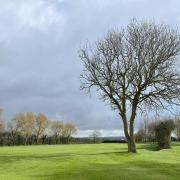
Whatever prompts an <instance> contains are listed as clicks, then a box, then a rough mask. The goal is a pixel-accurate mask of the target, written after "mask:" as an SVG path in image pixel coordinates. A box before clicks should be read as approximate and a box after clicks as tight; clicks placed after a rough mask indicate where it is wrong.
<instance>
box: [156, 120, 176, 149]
mask: <svg viewBox="0 0 180 180" xmlns="http://www.w3.org/2000/svg"><path fill="white" fill-rule="evenodd" d="M174 128H175V124H174V121H173V120H165V121H160V122H159V123H158V124H157V125H156V127H155V135H156V140H157V143H158V149H167V148H170V147H171V132H172V131H173V130H174Z"/></svg>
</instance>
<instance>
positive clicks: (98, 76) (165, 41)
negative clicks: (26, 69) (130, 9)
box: [80, 20, 180, 152]
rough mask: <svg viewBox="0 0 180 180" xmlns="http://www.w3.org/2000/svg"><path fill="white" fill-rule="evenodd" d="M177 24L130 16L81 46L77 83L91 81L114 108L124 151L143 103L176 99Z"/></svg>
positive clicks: (132, 148) (179, 80)
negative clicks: (81, 67) (118, 26)
mask: <svg viewBox="0 0 180 180" xmlns="http://www.w3.org/2000/svg"><path fill="white" fill-rule="evenodd" d="M179 53H180V36H179V33H178V31H177V30H175V29H173V28H171V27H169V26H166V25H163V24H156V23H154V22H149V21H141V22H138V21H137V20H132V21H131V22H130V23H129V25H127V27H126V28H125V29H122V30H112V31H110V32H108V33H107V35H106V36H105V37H104V38H102V39H101V40H98V41H97V42H96V43H95V44H94V46H91V45H89V44H86V45H85V46H83V47H82V48H81V49H80V58H81V59H82V61H83V63H84V71H83V72H82V74H81V80H82V86H81V87H82V89H87V90H88V91H89V90H90V89H91V88H93V87H96V89H97V91H98V92H99V94H100V96H101V98H102V99H103V100H104V101H108V102H110V104H111V106H112V107H113V108H114V109H116V110H118V112H119V115H120V117H121V119H122V121H123V125H124V133H125V136H126V139H127V142H128V151H129V152H136V145H135V140H134V122H135V118H136V114H137V112H138V110H143V109H144V108H145V107H146V106H151V107H162V108H166V107H167V106H166V105H167V104H175V105H177V104H179V95H180V74H179V70H178V64H177V63H178V55H179Z"/></svg>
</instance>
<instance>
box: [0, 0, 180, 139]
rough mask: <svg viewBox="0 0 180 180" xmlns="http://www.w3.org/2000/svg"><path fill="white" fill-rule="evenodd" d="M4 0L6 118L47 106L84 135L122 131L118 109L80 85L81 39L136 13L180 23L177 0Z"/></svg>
mask: <svg viewBox="0 0 180 180" xmlns="http://www.w3.org/2000/svg"><path fill="white" fill-rule="evenodd" d="M0 5H1V6H0V34H1V35H0V55H1V59H0V81H1V86H0V108H3V109H4V110H5V117H6V119H10V118H12V117H13V115H14V114H15V113H17V112H35V113H38V112H42V113H45V114H46V115H47V116H48V117H49V118H50V119H58V120H64V121H72V122H74V123H75V124H76V125H77V127H78V128H79V129H80V131H79V136H81V135H82V134H83V133H84V134H87V132H88V133H89V132H91V130H94V129H95V130H100V131H101V133H102V134H103V135H106V134H107V132H109V133H110V134H111V135H113V136H114V135H122V130H121V129H122V124H121V122H120V118H119V116H118V113H117V112H113V111H112V110H111V108H110V107H109V106H108V105H106V104H104V103H103V102H101V100H99V99H98V97H97V95H96V94H94V93H93V94H92V95H91V96H90V95H87V94H86V93H85V92H83V91H80V80H79V76H80V73H81V71H82V68H83V67H82V63H81V61H80V59H79V57H78V49H79V47H80V45H81V44H82V43H83V42H85V41H86V40H87V39H88V40H89V41H90V42H94V41H96V40H97V39H98V38H101V37H103V35H104V34H105V33H106V32H107V31H108V30H109V29H112V28H121V27H124V26H126V24H128V22H129V21H130V19H132V18H137V19H147V20H155V21H156V22H163V23H166V24H169V25H171V26H174V27H179V26H180V11H179V7H180V1H178V0H172V1H170V0H156V1H155V0H151V1H150V0H114V1H112V0H76V1H73V0H26V1H23V0H6V1H3V0H0ZM167 12H168V13H167ZM118 129H120V130H118ZM89 130H90V131H89Z"/></svg>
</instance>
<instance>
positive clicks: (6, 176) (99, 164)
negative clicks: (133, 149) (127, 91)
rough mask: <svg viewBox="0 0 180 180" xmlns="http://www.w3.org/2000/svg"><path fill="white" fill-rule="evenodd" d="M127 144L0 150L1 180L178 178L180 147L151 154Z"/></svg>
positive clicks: (179, 173)
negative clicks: (135, 150)
mask: <svg viewBox="0 0 180 180" xmlns="http://www.w3.org/2000/svg"><path fill="white" fill-rule="evenodd" d="M126 148H127V147H126V144H95V145H42V146H16V147H0V180H26V179H27V180H28V179H34V180H38V179H42V180H47V179H48V180H54V179H58V180H64V179H67V180H136V179H137V180H146V179H147V180H150V179H151V180H171V179H177V180H179V179H180V144H178V143H176V144H173V147H172V149H168V150H161V151H153V148H149V146H145V145H138V153H137V154H128V153H127V152H126V150H127V149H126Z"/></svg>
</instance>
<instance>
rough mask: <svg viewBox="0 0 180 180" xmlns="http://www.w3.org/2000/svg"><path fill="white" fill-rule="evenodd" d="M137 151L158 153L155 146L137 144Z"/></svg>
mask: <svg viewBox="0 0 180 180" xmlns="http://www.w3.org/2000/svg"><path fill="white" fill-rule="evenodd" d="M137 149H145V150H148V151H158V147H157V145H156V144H152V143H151V144H139V145H138V147H137Z"/></svg>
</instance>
